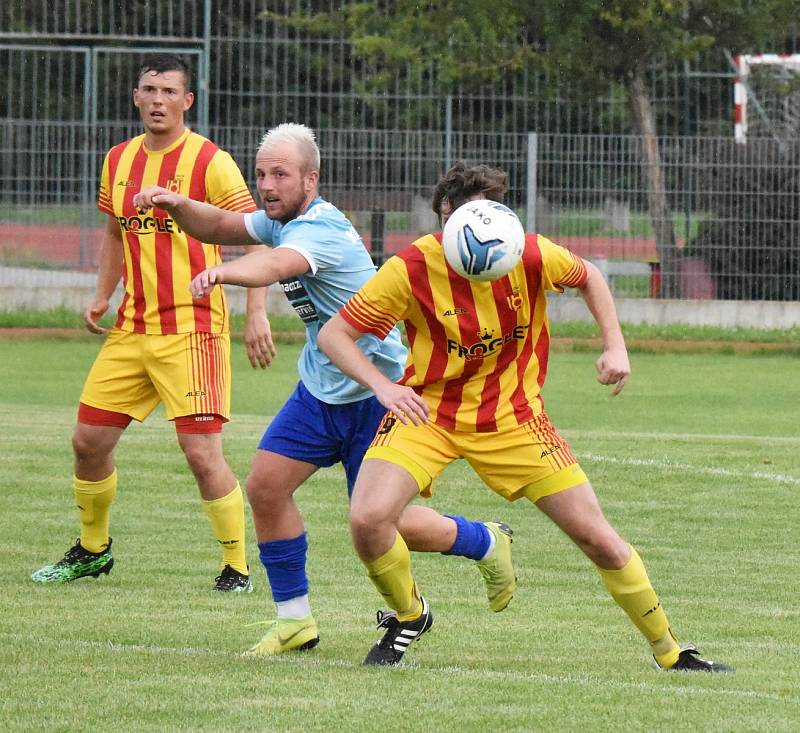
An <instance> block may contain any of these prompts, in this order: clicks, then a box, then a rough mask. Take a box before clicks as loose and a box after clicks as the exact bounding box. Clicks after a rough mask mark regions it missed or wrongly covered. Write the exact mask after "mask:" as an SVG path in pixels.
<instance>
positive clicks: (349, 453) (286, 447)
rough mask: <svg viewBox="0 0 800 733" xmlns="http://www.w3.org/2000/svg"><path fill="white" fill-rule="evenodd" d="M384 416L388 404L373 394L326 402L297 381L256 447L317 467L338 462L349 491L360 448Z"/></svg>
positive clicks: (360, 455) (354, 474) (363, 449)
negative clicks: (336, 403) (346, 401)
mask: <svg viewBox="0 0 800 733" xmlns="http://www.w3.org/2000/svg"><path fill="white" fill-rule="evenodd" d="M384 415H386V408H385V407H384V406H383V405H381V403H380V402H378V400H377V399H376V398H375V397H374V396H373V397H368V398H367V399H365V400H359V401H358V402H350V403H349V404H345V405H329V404H328V403H326V402H322V401H321V400H318V399H317V398H316V397H314V395H312V394H311V393H310V392H309V391H308V390H307V389H306V388H305V386H304V385H303V383H302V382H300V383H298V385H297V389H295V391H294V392H293V393H292V395H291V397H289V399H288V400H287V401H286V404H285V405H284V406H283V407H281V409H280V410H279V411H278V414H277V415H275V418H274V419H273V421H272V422H271V423H270V424H269V427H268V428H267V430H266V432H265V433H264V435H263V436H262V437H261V442H260V443H259V444H258V448H259V450H268V451H272V452H273V453H278V454H279V455H282V456H286V457H287V458H294V459H295V460H297V461H304V462H306V463H312V464H313V465H315V466H320V467H321V468H324V467H327V466H333V465H334V464H335V463H339V462H341V463H342V465H343V466H344V472H345V475H346V476H347V494H348V496H349V495H350V494H352V493H353V487H354V486H355V483H356V476H357V475H358V469H359V467H360V466H361V461H362V460H363V458H364V453H365V452H366V450H367V448H369V445H370V443H372V439H373V438H374V437H375V431H376V430H377V429H378V425H380V423H381V420H383V417H384Z"/></svg>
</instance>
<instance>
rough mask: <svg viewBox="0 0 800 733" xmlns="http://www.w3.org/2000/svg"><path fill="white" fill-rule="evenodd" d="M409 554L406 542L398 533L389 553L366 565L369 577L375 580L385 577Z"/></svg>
mask: <svg viewBox="0 0 800 733" xmlns="http://www.w3.org/2000/svg"><path fill="white" fill-rule="evenodd" d="M404 551H405V552H404ZM407 554H408V546H407V545H406V543H405V540H403V538H402V537H401V536H400V533H399V532H397V533H396V534H395V536H394V544H393V545H392V546H391V547H390V548H389V550H388V551H387V552H385V553H384V554H383V555H381V556H380V557H378V558H375V560H373V561H372V562H368V563H364V564H365V565H366V567H367V575H369V577H371V578H373V577H375V576H377V575H383V574H384V573H385V572H386V571H387V570H389V569H391V568H392V567H393V566H394V565H396V564H397V563H398V562H400V561H402V559H403V557H404V555H407Z"/></svg>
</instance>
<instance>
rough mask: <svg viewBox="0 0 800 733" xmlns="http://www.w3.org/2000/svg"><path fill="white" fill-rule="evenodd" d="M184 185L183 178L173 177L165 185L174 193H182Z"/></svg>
mask: <svg viewBox="0 0 800 733" xmlns="http://www.w3.org/2000/svg"><path fill="white" fill-rule="evenodd" d="M182 185H183V176H173V177H172V178H170V179H169V180H168V181H167V182H166V183H165V184H164V188H168V189H169V190H170V191H172V193H180V192H181V186H182Z"/></svg>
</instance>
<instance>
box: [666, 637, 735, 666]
mask: <svg viewBox="0 0 800 733" xmlns="http://www.w3.org/2000/svg"><path fill="white" fill-rule="evenodd" d="M666 671H667V672H733V671H735V670H734V668H733V667H731V666H729V665H727V664H720V663H719V662H712V661H711V660H710V659H703V658H702V657H701V656H700V652H699V651H697V648H696V647H695V646H694V644H684V645H683V646H682V647H681V653H680V655H679V656H678V661H677V662H675V664H673V665H672V666H671V667H670V668H669V669H668V670H666Z"/></svg>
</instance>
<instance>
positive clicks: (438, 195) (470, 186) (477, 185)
mask: <svg viewBox="0 0 800 733" xmlns="http://www.w3.org/2000/svg"><path fill="white" fill-rule="evenodd" d="M507 181H508V174H506V173H505V172H503V171H501V170H498V169H497V168H490V167H489V166H488V165H483V164H481V165H473V166H469V167H468V166H466V165H465V164H464V163H456V164H455V165H454V166H453V167H452V168H451V169H450V170H449V171H447V173H445V174H444V175H443V176H442V177H441V178H440V179H439V182H438V183H437V184H436V187H435V188H434V189H433V198H432V200H431V208H432V209H433V211H434V213H435V214H436V215H437V216H438V217H439V218H440V219H441V216H442V203H443V202H444V201H447V203H449V204H450V211H454V210H455V209H457V208H458V207H459V206H461V204H464V203H466V202H467V201H469V200H470V199H471V198H473V197H474V196H477V195H478V194H482V195H483V197H484V198H487V199H490V200H492V201H499V202H502V201H503V197H504V196H505V194H506V191H507V190H508V185H507Z"/></svg>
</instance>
